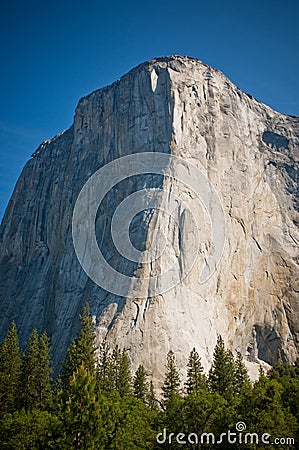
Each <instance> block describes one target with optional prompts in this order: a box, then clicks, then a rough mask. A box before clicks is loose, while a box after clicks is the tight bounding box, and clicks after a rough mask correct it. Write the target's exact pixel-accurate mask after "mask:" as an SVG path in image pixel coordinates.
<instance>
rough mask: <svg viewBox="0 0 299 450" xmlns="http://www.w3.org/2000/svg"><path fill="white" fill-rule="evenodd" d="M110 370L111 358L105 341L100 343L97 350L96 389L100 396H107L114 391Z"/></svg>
mask: <svg viewBox="0 0 299 450" xmlns="http://www.w3.org/2000/svg"><path fill="white" fill-rule="evenodd" d="M112 375H113V370H112V358H111V354H110V347H109V345H108V343H107V342H106V341H104V342H102V344H101V346H100V348H99V355H98V359H97V369H96V376H97V388H98V390H99V391H100V393H102V394H106V395H109V394H111V393H112V392H113V390H114V382H113V379H112V378H113V377H112Z"/></svg>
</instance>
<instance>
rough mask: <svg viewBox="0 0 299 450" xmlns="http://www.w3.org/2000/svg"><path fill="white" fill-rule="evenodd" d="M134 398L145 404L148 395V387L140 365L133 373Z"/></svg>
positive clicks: (143, 369) (142, 367) (143, 370)
mask: <svg viewBox="0 0 299 450" xmlns="http://www.w3.org/2000/svg"><path fill="white" fill-rule="evenodd" d="M133 393H134V397H136V398H138V399H139V400H142V401H143V402H146V400H147V398H148V395H149V386H148V383H147V381H146V371H145V368H144V366H143V365H140V366H139V367H138V369H137V371H136V373H135V376H134V380H133Z"/></svg>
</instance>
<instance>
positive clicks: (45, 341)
mask: <svg viewBox="0 0 299 450" xmlns="http://www.w3.org/2000/svg"><path fill="white" fill-rule="evenodd" d="M37 371H38V373H37V378H38V391H39V409H40V410H48V409H49V408H50V407H51V406H52V379H51V372H52V367H51V359H50V348H49V338H48V336H47V333H46V332H44V333H43V334H42V336H41V338H40V341H39V364H38V368H37Z"/></svg>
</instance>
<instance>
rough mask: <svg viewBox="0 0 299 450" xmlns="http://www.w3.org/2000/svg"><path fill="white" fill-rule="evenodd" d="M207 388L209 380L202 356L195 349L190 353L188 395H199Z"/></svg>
mask: <svg viewBox="0 0 299 450" xmlns="http://www.w3.org/2000/svg"><path fill="white" fill-rule="evenodd" d="M206 387H207V380H206V377H205V374H204V369H203V366H202V364H201V360H200V356H199V354H198V353H197V351H196V350H195V348H193V350H192V351H191V353H190V356H189V360H188V365H187V381H186V390H187V394H193V393H194V394H198V392H199V390H200V389H205V388H206Z"/></svg>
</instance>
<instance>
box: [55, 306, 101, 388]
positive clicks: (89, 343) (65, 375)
mask: <svg viewBox="0 0 299 450" xmlns="http://www.w3.org/2000/svg"><path fill="white" fill-rule="evenodd" d="M80 319H81V325H80V331H79V333H78V335H77V337H76V338H75V339H74V340H73V342H72V343H71V346H70V348H69V350H68V353H67V356H66V360H65V363H64V366H63V372H62V380H63V384H64V386H65V387H67V385H68V383H69V381H70V379H71V378H72V375H73V372H75V370H76V368H77V367H79V366H81V365H82V364H83V365H84V367H85V368H86V369H87V370H88V371H89V372H90V373H91V374H94V372H95V345H94V339H95V334H94V331H93V326H92V319H91V316H90V310H89V306H88V305H86V306H85V308H84V311H83V315H82V316H80Z"/></svg>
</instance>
